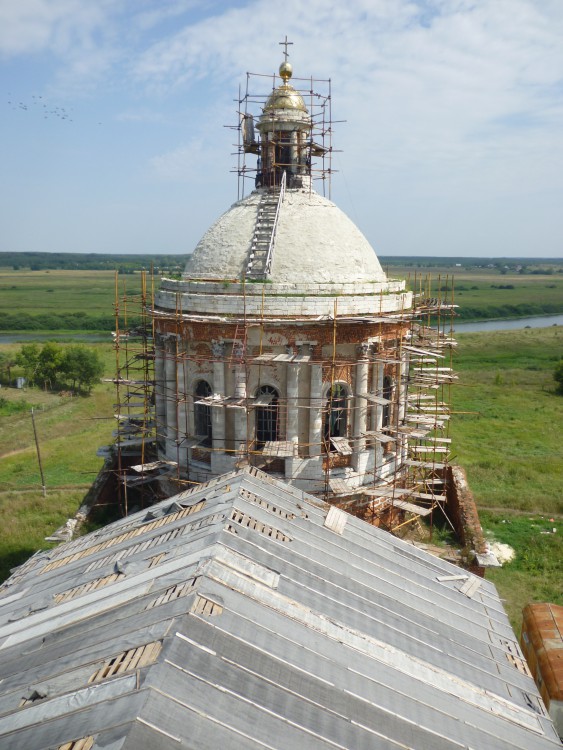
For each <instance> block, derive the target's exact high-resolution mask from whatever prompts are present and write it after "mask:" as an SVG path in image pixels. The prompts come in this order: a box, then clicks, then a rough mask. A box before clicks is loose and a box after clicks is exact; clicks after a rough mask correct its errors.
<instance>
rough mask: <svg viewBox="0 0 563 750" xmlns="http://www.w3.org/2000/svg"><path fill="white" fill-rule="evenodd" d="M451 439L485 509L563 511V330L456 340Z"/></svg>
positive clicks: (477, 335)
mask: <svg viewBox="0 0 563 750" xmlns="http://www.w3.org/2000/svg"><path fill="white" fill-rule="evenodd" d="M458 341H459V347H458V348H459V354H458V356H457V357H456V359H455V368H456V369H457V370H458V371H459V374H460V385H456V386H455V387H454V388H453V392H452V403H453V408H454V411H457V412H459V413H458V415H457V416H454V418H453V419H452V425H451V437H452V438H453V448H454V452H455V453H456V454H457V456H458V462H459V463H460V464H461V465H462V466H463V467H464V468H465V470H466V472H467V476H468V480H469V484H470V486H471V488H472V490H473V493H474V495H475V498H476V500H477V503H478V505H479V506H480V507H489V508H491V507H493V508H501V509H502V508H511V509H516V510H521V511H536V512H545V513H549V514H553V513H563V505H562V503H561V492H560V484H561V476H563V456H562V452H561V437H560V434H559V431H558V430H557V429H556V428H555V426H556V425H560V424H561V423H562V420H563V398H562V397H561V396H557V395H556V394H555V392H554V391H555V381H554V380H553V371H554V369H555V365H556V363H557V361H558V360H559V358H560V356H561V354H563V329H561V328H560V327H552V328H530V329H524V330H521V331H495V332H487V333H474V334H472V333H467V334H461V335H459V336H458Z"/></svg>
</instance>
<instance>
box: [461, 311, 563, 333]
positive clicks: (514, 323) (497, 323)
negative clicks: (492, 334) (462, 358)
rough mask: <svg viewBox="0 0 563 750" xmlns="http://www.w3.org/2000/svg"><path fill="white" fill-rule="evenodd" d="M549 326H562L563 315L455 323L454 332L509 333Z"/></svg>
mask: <svg viewBox="0 0 563 750" xmlns="http://www.w3.org/2000/svg"><path fill="white" fill-rule="evenodd" d="M549 326H563V315H535V316H533V317H531V318H513V319H511V320H483V321H474V322H472V323H456V324H455V326H454V331H455V333H475V332H477V331H510V330H517V329H520V328H549Z"/></svg>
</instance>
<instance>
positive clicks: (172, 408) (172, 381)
mask: <svg viewBox="0 0 563 750" xmlns="http://www.w3.org/2000/svg"><path fill="white" fill-rule="evenodd" d="M164 354H165V360H164V373H165V386H164V398H165V404H166V453H167V455H168V457H169V458H173V459H174V460H176V459H177V451H176V440H177V438H178V411H177V409H178V400H177V398H178V394H177V382H176V376H177V370H176V359H177V358H176V339H175V337H174V338H173V339H169V340H168V341H167V343H166V349H165V353H164Z"/></svg>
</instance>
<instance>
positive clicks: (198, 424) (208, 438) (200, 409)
mask: <svg viewBox="0 0 563 750" xmlns="http://www.w3.org/2000/svg"><path fill="white" fill-rule="evenodd" d="M208 396H211V386H210V385H209V383H208V382H207V381H206V380H198V381H197V383H196V387H195V391H194V397H195V398H194V401H195V402H196V403H195V404H194V426H195V434H196V435H197V436H198V437H200V438H203V440H202V441H201V443H200V445H202V446H204V447H206V448H210V447H211V445H212V442H213V430H212V427H211V406H210V405H209V404H198V403H197V401H198V400H199V399H202V398H207V397H208Z"/></svg>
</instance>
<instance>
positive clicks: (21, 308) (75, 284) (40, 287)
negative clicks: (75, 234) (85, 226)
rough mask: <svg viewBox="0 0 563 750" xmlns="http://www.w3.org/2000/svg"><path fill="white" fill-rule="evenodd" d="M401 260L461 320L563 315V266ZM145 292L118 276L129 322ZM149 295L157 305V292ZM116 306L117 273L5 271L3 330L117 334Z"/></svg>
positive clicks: (396, 271)
mask: <svg viewBox="0 0 563 750" xmlns="http://www.w3.org/2000/svg"><path fill="white" fill-rule="evenodd" d="M43 255H47V254H43ZM88 257H89V256H88ZM134 257H135V256H132V258H133V259H134ZM400 260H401V259H394V262H393V264H388V265H387V266H385V264H384V266H385V267H386V269H387V271H388V273H389V275H390V276H392V277H399V278H405V279H407V280H408V283H409V286H410V288H412V289H413V290H414V291H416V292H419V293H421V294H423V296H428V297H437V296H442V297H443V298H447V299H451V297H452V294H453V299H454V301H455V303H456V304H458V305H459V309H458V314H459V317H460V319H461V320H485V319H494V318H512V317H525V316H529V315H541V314H555V313H563V263H559V262H557V261H552V262H551V264H549V265H548V264H543V265H541V266H537V267H535V266H526V269H527V272H526V273H522V272H521V271H522V268H521V267H520V266H519V265H516V264H514V263H513V264H512V266H511V267H510V268H505V267H504V266H503V265H502V264H500V263H499V264H497V265H496V266H494V267H492V268H490V267H487V266H483V267H479V266H476V265H468V264H465V265H462V266H461V267H457V266H456V264H455V263H453V262H450V263H449V264H440V263H439V262H438V261H439V259H424V260H425V263H426V265H425V267H418V266H416V265H413V263H412V262H411V259H405V262H403V263H401V262H400ZM143 261H144V262H145V265H146V259H143ZM131 265H132V266H134V265H135V263H134V262H133V260H132V262H131ZM137 265H138V266H139V267H141V265H142V264H141V262H140V261H139V263H137ZM418 265H419V266H423V264H422V263H419V264H418ZM517 268H520V271H518V270H516V269H517ZM452 280H453V281H452ZM148 283H149V286H150V280H149V282H148ZM157 283H158V280H157V279H156V280H155V284H157ZM452 286H453V292H452ZM140 287H141V274H140V272H139V271H135V272H133V271H132V269H128V273H126V274H119V275H118V276H117V298H118V299H120V300H122V299H124V298H127V299H128V303H127V306H126V307H127V309H126V308H125V307H124V306H123V304H122V303H121V306H120V313H121V316H122V317H123V315H129V316H136V315H138V314H139V304H138V302H139V299H140V298H139V293H140ZM147 292H148V297H149V299H150V293H151V290H150V289H148V290H147ZM115 301H116V272H115V271H109V270H89V269H76V270H68V269H63V270H61V269H57V268H51V269H45V268H43V269H41V270H34V271H32V270H30V269H29V268H28V267H17V268H14V267H7V266H5V267H0V331H10V332H11V331H43V330H44V331H64V330H72V331H93V330H103V331H110V330H112V329H113V328H114V320H115V313H114V310H115Z"/></svg>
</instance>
